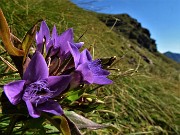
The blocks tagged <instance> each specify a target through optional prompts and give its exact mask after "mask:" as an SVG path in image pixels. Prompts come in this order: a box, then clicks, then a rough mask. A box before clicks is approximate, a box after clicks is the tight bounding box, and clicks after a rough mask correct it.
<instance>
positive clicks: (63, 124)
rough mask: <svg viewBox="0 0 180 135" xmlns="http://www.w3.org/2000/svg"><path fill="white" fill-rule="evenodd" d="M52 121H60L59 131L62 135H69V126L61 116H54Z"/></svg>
mask: <svg viewBox="0 0 180 135" xmlns="http://www.w3.org/2000/svg"><path fill="white" fill-rule="evenodd" d="M53 119H56V120H58V119H59V120H60V129H61V132H62V133H63V135H71V131H70V128H69V124H68V122H67V120H66V118H65V117H64V116H63V115H62V116H54V117H53Z"/></svg>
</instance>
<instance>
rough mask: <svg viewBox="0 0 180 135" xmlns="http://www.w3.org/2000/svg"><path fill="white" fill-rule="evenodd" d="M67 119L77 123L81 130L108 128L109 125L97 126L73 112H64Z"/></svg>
mask: <svg viewBox="0 0 180 135" xmlns="http://www.w3.org/2000/svg"><path fill="white" fill-rule="evenodd" d="M64 113H65V115H66V117H67V118H69V119H70V120H71V121H73V122H74V123H75V125H76V126H77V127H78V128H79V129H93V130H95V129H101V128H105V127H108V126H107V125H102V124H97V123H95V122H93V121H91V120H89V119H87V118H85V117H83V116H81V115H79V114H77V113H75V112H73V111H64Z"/></svg>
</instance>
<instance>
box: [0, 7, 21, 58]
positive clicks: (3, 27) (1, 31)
mask: <svg viewBox="0 0 180 135" xmlns="http://www.w3.org/2000/svg"><path fill="white" fill-rule="evenodd" d="M0 37H1V39H2V41H3V43H4V46H5V49H6V50H7V52H8V53H9V54H10V55H13V56H24V51H23V50H20V49H18V48H16V47H14V45H13V43H12V41H11V34H10V30H9V27H8V24H7V21H6V18H5V17H4V14H3V12H2V10H1V9H0Z"/></svg>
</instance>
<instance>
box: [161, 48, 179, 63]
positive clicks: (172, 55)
mask: <svg viewBox="0 0 180 135" xmlns="http://www.w3.org/2000/svg"><path fill="white" fill-rule="evenodd" d="M164 55H165V56H167V57H168V58H170V59H172V60H174V61H176V62H178V63H180V54H179V53H172V52H169V51H168V52H165V53H164Z"/></svg>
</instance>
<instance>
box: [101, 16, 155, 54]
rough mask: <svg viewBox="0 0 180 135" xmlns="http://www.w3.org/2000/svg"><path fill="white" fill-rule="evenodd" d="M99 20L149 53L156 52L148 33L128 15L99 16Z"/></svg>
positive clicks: (153, 42)
mask: <svg viewBox="0 0 180 135" xmlns="http://www.w3.org/2000/svg"><path fill="white" fill-rule="evenodd" d="M98 17H99V19H100V20H101V21H102V22H104V23H105V24H106V25H107V26H108V27H110V28H111V29H113V30H114V31H115V32H116V33H118V34H122V35H124V36H125V37H126V38H128V39H129V40H130V41H133V42H135V43H137V44H138V45H139V47H144V48H146V49H148V50H149V51H150V52H157V47H156V41H155V40H154V39H152V38H151V34H150V31H149V30H148V29H146V28H143V27H142V26H141V23H140V22H138V21H137V20H136V19H134V18H132V17H131V16H130V15H128V14H117V15H107V14H100V15H99V16H98Z"/></svg>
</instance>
